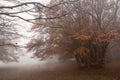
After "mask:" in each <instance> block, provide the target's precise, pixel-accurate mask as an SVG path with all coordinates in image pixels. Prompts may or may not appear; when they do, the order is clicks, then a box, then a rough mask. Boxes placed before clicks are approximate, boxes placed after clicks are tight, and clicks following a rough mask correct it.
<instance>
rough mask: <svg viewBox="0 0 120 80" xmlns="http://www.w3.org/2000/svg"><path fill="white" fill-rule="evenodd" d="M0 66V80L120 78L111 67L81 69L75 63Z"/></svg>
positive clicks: (119, 79) (91, 79)
mask: <svg viewBox="0 0 120 80" xmlns="http://www.w3.org/2000/svg"><path fill="white" fill-rule="evenodd" d="M51 66H53V64H51V65H50V64H49V66H48V65H44V66H31V67H30V66H29V65H28V66H24V67H11V68H9V67H7V68H4V67H3V68H0V80H120V72H119V71H117V72H116V71H113V70H111V69H91V70H88V69H86V70H80V69H79V68H78V67H77V66H75V64H73V63H72V64H71V63H70V64H64V65H62V66H60V65H59V66H57V67H51Z"/></svg>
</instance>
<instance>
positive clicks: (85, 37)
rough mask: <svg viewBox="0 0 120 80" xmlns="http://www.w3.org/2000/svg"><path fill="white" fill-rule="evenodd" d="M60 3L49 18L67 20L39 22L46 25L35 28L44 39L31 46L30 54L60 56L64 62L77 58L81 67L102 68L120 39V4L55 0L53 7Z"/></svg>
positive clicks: (98, 0)
mask: <svg viewBox="0 0 120 80" xmlns="http://www.w3.org/2000/svg"><path fill="white" fill-rule="evenodd" d="M59 3H62V4H61V5H58V6H55V7H52V9H48V10H46V12H45V14H46V16H47V17H53V16H54V15H55V16H59V15H64V16H62V17H60V18H55V19H54V20H53V19H52V20H45V21H44V20H43V21H39V20H38V21H37V22H39V23H44V24H45V25H44V26H41V27H40V26H37V25H35V26H34V27H33V29H35V30H36V31H37V33H38V35H39V34H40V35H39V36H38V37H39V38H38V39H35V40H32V41H31V43H30V44H28V48H29V51H31V50H33V51H34V52H35V53H34V55H35V56H37V57H39V58H42V59H46V58H48V57H49V56H51V55H56V54H58V55H60V56H61V57H60V58H61V59H68V58H69V59H71V58H73V57H75V58H76V60H77V62H78V63H80V65H81V66H87V67H90V66H102V65H103V64H104V57H105V54H106V52H107V49H108V46H109V44H110V43H111V42H113V41H116V40H119V38H120V36H119V31H118V30H119V23H120V22H119V14H118V13H119V4H120V2H119V0H109V1H107V0H74V1H72V0H62V1H61V0H56V1H53V0H52V1H51V3H50V4H49V6H52V5H56V4H59ZM40 31H43V33H41V32H40ZM41 34H45V35H46V36H43V37H41Z"/></svg>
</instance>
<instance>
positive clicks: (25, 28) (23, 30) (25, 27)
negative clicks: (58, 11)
mask: <svg viewBox="0 0 120 80" xmlns="http://www.w3.org/2000/svg"><path fill="white" fill-rule="evenodd" d="M3 1H5V0H1V1H0V3H1V2H2V3H3ZM19 1H23V2H30V1H32V2H33V1H35V2H41V3H43V4H47V3H49V1H50V0H19ZM5 5H13V4H11V3H5ZM21 16H22V17H30V16H29V15H27V14H21ZM20 23H22V24H20V25H22V26H17V27H18V30H19V31H18V33H20V34H24V36H27V37H28V38H26V39H25V38H20V39H19V40H18V41H17V42H18V45H25V44H26V43H27V42H28V41H29V40H30V38H29V37H31V36H32V33H31V32H29V31H30V28H31V26H32V25H31V24H30V23H28V22H23V21H22V20H20ZM21 52H22V54H25V55H24V56H21V57H20V62H19V63H14V62H13V63H8V64H4V63H0V64H1V65H2V66H8V65H9V66H11V65H21V64H37V63H40V62H38V61H37V60H34V59H31V58H30V57H31V56H32V53H26V50H23V51H21ZM21 52H19V53H20V54H21Z"/></svg>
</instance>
